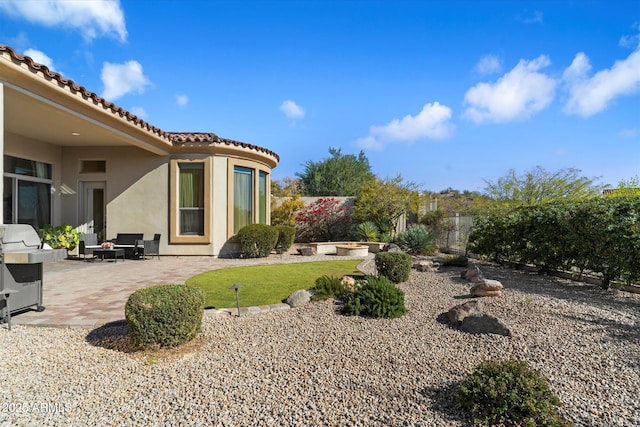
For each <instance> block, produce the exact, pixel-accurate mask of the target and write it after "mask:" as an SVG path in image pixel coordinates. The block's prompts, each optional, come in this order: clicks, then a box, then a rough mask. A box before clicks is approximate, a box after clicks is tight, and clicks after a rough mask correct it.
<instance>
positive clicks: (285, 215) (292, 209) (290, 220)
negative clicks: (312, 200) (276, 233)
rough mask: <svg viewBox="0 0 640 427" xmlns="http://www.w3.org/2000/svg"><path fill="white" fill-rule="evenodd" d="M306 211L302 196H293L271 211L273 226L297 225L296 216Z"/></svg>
mask: <svg viewBox="0 0 640 427" xmlns="http://www.w3.org/2000/svg"><path fill="white" fill-rule="evenodd" d="M301 209H304V201H303V200H302V199H301V198H300V196H293V197H292V198H290V199H287V200H285V201H284V202H282V204H281V205H280V206H277V207H273V208H272V209H271V225H287V226H289V227H294V226H295V225H296V214H297V212H298V211H299V210H301Z"/></svg>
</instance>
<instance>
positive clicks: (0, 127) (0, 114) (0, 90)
mask: <svg viewBox="0 0 640 427" xmlns="http://www.w3.org/2000/svg"><path fill="white" fill-rule="evenodd" d="M0 153H2V158H1V159H0V160H2V161H0V178H2V179H0V195H2V196H3V197H4V84H2V82H0ZM0 224H4V209H0Z"/></svg>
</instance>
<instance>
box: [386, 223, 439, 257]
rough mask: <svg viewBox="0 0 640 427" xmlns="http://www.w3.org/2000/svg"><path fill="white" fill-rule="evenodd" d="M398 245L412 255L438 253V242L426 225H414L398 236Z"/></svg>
mask: <svg viewBox="0 0 640 427" xmlns="http://www.w3.org/2000/svg"><path fill="white" fill-rule="evenodd" d="M396 243H397V244H398V246H400V248H401V249H402V250H403V251H404V252H406V253H408V254H411V255H430V254H434V253H435V252H436V251H437V246H436V241H435V239H434V238H433V236H432V235H431V232H430V231H429V229H428V228H427V227H425V226H424V225H413V226H411V227H409V228H407V229H406V230H405V231H403V232H402V233H400V234H398V236H397V238H396Z"/></svg>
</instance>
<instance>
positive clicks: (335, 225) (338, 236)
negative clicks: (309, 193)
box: [296, 197, 351, 242]
mask: <svg viewBox="0 0 640 427" xmlns="http://www.w3.org/2000/svg"><path fill="white" fill-rule="evenodd" d="M296 227H297V228H298V238H299V240H300V241H310V242H322V241H324V242H336V241H340V240H344V239H345V238H346V237H347V234H348V233H349V229H350V228H351V213H350V210H349V208H348V207H345V206H344V205H343V203H342V202H341V201H340V200H338V199H336V198H335V197H321V198H319V199H318V200H316V201H315V202H313V203H311V204H310V205H309V206H307V207H306V208H305V209H303V210H302V211H300V212H298V214H297V216H296Z"/></svg>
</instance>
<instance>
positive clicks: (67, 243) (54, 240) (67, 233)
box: [40, 224, 80, 251]
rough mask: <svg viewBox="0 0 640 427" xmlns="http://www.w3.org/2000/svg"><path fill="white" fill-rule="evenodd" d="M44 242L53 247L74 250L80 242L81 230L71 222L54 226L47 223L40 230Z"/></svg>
mask: <svg viewBox="0 0 640 427" xmlns="http://www.w3.org/2000/svg"><path fill="white" fill-rule="evenodd" d="M40 233H41V235H42V238H43V239H44V243H46V244H48V245H49V246H51V247H52V248H53V249H67V250H70V251H72V250H73V249H75V247H76V246H78V244H79V243H80V232H79V231H78V230H76V229H75V228H73V227H72V226H71V225H69V224H62V225H58V226H57V227H52V226H51V225H50V224H47V225H45V226H44V227H43V228H42V230H40Z"/></svg>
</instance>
